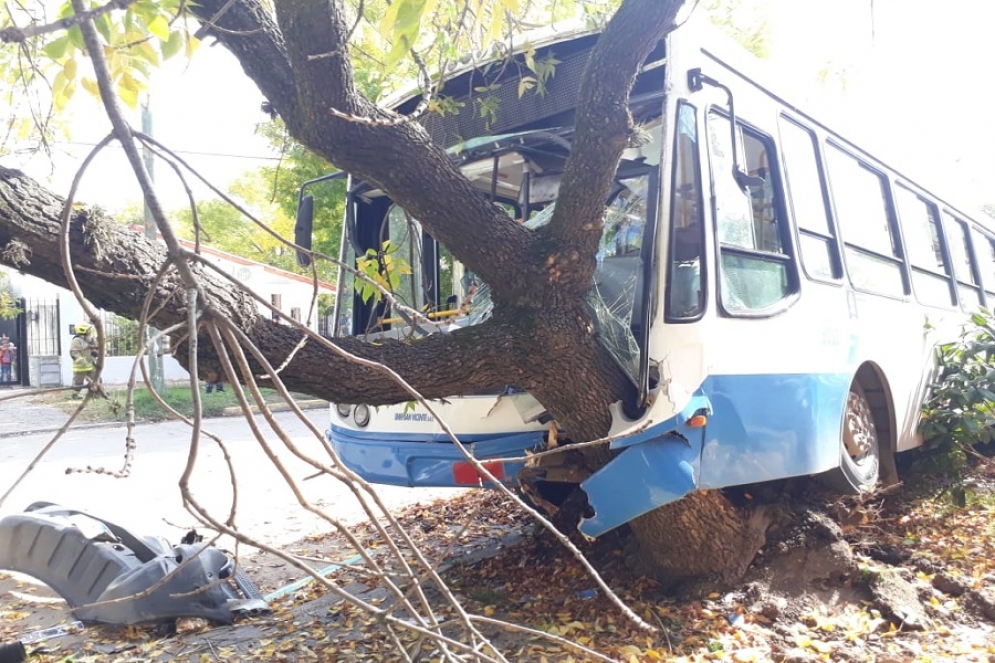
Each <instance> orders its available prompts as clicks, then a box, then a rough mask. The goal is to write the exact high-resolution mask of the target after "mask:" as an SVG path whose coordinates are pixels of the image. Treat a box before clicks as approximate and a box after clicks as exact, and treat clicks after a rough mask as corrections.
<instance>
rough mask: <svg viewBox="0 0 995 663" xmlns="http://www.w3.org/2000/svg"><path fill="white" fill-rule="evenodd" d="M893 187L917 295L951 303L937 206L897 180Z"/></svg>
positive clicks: (937, 303)
mask: <svg viewBox="0 0 995 663" xmlns="http://www.w3.org/2000/svg"><path fill="white" fill-rule="evenodd" d="M894 191H895V206H896V208H897V210H898V218H899V220H900V221H901V226H902V234H903V235H904V238H905V250H906V253H907V255H908V258H909V264H910V265H911V267H912V289H913V290H914V291H915V293H916V298H917V299H918V300H919V301H920V302H922V303H923V304H932V305H934V306H951V305H952V304H953V303H954V299H953V296H954V295H953V291H952V290H951V287H950V285H951V284H950V266H949V265H947V261H946V258H944V256H943V245H942V243H941V241H942V237H941V234H940V215H939V213H938V212H937V210H936V206H935V205H934V204H933V203H931V202H929V201H927V200H924V199H922V198H920V197H919V196H917V195H916V194H915V193H913V192H912V191H910V190H909V189H907V188H905V187H904V186H902V185H900V184H899V185H898V186H896V187H895V189H894Z"/></svg>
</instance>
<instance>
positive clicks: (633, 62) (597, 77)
mask: <svg viewBox="0 0 995 663" xmlns="http://www.w3.org/2000/svg"><path fill="white" fill-rule="evenodd" d="M682 4H683V1H682V0H627V2H624V3H622V6H621V7H620V8H619V10H618V12H616V14H615V16H614V17H613V18H612V20H611V22H610V23H609V24H608V27H607V28H606V29H605V31H604V32H603V33H602V35H601V37H600V39H599V40H598V43H597V45H596V46H595V47H594V50H593V51H592V53H591V59H590V60H589V61H588V66H587V70H586V71H585V72H584V80H583V82H582V83H581V89H580V98H579V100H578V106H577V116H576V120H575V121H576V129H575V133H574V139H573V144H572V150H571V153H570V158H569V159H568V160H567V165H566V170H565V172H564V174H563V181H562V183H561V184H560V194H559V198H558V199H557V203H556V211H555V212H554V214H553V218H552V220H551V221H550V223H549V225H548V226H546V228H544V229H543V233H544V234H546V235H547V236H548V237H549V238H550V239H551V240H552V244H553V245H554V246H559V247H563V248H562V251H561V252H560V253H559V254H557V255H555V259H554V260H551V261H550V263H549V266H550V268H549V274H550V280H551V281H553V282H558V283H560V291H561V294H562V296H564V297H576V296H578V295H583V293H584V292H586V290H587V289H588V288H589V287H590V286H589V284H590V280H591V277H592V275H593V273H594V267H595V262H594V254H595V252H596V251H597V248H598V242H599V240H600V239H601V233H602V229H603V226H604V219H603V215H602V214H603V210H604V201H605V198H606V197H607V195H608V191H609V187H610V186H611V183H612V180H613V177H614V175H615V169H616V168H617V167H618V163H619V159H620V158H621V156H622V151H623V150H624V149H625V148H626V146H627V144H628V141H629V138H630V137H631V135H632V133H633V126H632V117H631V115H630V113H629V110H628V104H629V92H630V91H631V90H632V86H633V84H634V83H635V80H636V75H637V74H638V73H639V68H640V67H641V66H642V63H643V61H644V60H645V59H646V57H647V56H648V55H649V54H650V51H652V49H653V47H654V46H655V45H656V44H657V42H659V41H660V39H662V38H663V37H664V35H666V34H667V32H669V31H670V30H672V29H673V28H674V18H675V17H676V15H677V11H678V10H679V9H680V7H681V5H682ZM561 275H566V278H563V277H562V276H561Z"/></svg>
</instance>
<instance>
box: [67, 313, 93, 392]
mask: <svg viewBox="0 0 995 663" xmlns="http://www.w3.org/2000/svg"><path fill="white" fill-rule="evenodd" d="M75 331H76V334H75V335H74V336H73V340H72V343H70V344H69V356H70V357H72V360H73V388H74V389H75V390H76V391H74V392H73V394H72V398H81V397H82V394H80V391H82V389H83V386H84V385H85V384H86V383H87V381H88V380H89V381H90V382H93V372H94V369H95V368H96V358H97V356H98V355H99V354H100V353H98V352H97V341H96V339H95V338H94V337H93V325H87V324H78V325H76V329H75Z"/></svg>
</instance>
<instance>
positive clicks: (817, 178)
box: [781, 118, 843, 281]
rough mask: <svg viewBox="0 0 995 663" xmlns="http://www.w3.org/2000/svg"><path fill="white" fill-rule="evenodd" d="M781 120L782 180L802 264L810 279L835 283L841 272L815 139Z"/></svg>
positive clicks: (792, 123)
mask: <svg viewBox="0 0 995 663" xmlns="http://www.w3.org/2000/svg"><path fill="white" fill-rule="evenodd" d="M782 120H783V121H782V122H781V156H782V158H783V159H784V179H785V181H786V182H787V185H788V192H787V193H788V202H789V203H790V205H791V211H792V213H793V215H794V220H795V225H796V226H797V228H798V244H799V250H800V252H801V261H802V265H803V267H804V268H805V273H806V274H808V276H809V277H810V278H813V279H818V280H824V281H834V280H836V279H838V278H840V277H841V276H842V273H843V272H842V270H841V269H840V268H839V267H838V264H839V260H838V258H837V248H836V236H835V233H834V232H833V226H832V223H831V222H830V218H829V212H828V210H827V208H826V197H825V194H824V191H823V187H822V177H821V175H820V173H819V157H818V154H817V153H816V142H815V136H814V135H813V134H812V132H810V131H809V130H808V129H805V128H804V127H802V126H801V125H798V124H795V123H794V122H793V121H791V120H789V119H787V118H782Z"/></svg>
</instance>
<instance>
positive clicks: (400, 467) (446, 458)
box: [326, 426, 544, 487]
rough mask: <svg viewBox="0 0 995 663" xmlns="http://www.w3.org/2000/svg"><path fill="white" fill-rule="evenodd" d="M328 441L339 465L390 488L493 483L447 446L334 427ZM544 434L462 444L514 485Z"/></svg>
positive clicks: (476, 440)
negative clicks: (531, 452) (339, 462)
mask: <svg viewBox="0 0 995 663" xmlns="http://www.w3.org/2000/svg"><path fill="white" fill-rule="evenodd" d="M326 435H327V437H328V441H329V443H330V444H331V446H332V449H334V450H335V453H336V454H337V455H338V457H339V458H340V459H341V460H342V462H343V463H344V464H345V465H346V467H348V468H349V469H351V470H352V471H354V472H355V473H356V474H358V475H359V476H361V477H362V478H363V479H365V480H367V481H369V482H372V483H380V484H388V485H392V486H412V487H415V486H422V487H460V486H464V487H470V486H485V487H486V486H488V485H493V482H490V480H488V479H487V478H485V477H484V476H483V475H482V474H480V473H479V472H478V471H477V470H476V468H475V467H474V466H473V465H472V464H471V463H470V462H469V461H468V460H467V459H466V457H465V456H464V455H463V454H462V453H461V452H460V449H459V448H458V447H457V446H456V445H455V444H453V443H451V442H437V441H425V440H419V439H417V438H414V437H407V436H403V437H402V436H398V437H399V438H400V439H396V438H395V439H390V440H385V439H383V438H382V437H378V438H372V437H371V436H368V435H363V434H361V433H357V432H356V431H354V430H350V429H346V428H341V427H339V426H332V427H331V428H330V429H329V430H328V431H327V433H326ZM543 435H544V432H543V431H530V432H523V433H514V434H511V435H503V436H486V437H480V438H477V439H474V440H464V441H463V443H464V446H465V447H466V448H467V450H468V451H469V452H470V454H471V455H472V456H473V457H474V458H476V459H477V460H479V461H482V462H484V463H485V467H486V468H487V469H488V471H490V472H491V474H493V475H494V477H495V478H496V479H497V480H498V481H500V482H502V483H505V484H509V485H514V484H515V483H516V477H517V475H518V472H519V470H521V469H522V468H523V467H525V461H524V460H507V461H505V460H500V459H502V458H519V459H521V458H522V457H524V456H525V452H526V451H532V450H534V449H537V448H539V447H540V446H541V445H542V443H543Z"/></svg>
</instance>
